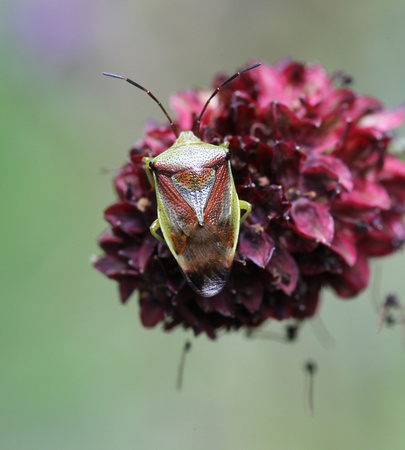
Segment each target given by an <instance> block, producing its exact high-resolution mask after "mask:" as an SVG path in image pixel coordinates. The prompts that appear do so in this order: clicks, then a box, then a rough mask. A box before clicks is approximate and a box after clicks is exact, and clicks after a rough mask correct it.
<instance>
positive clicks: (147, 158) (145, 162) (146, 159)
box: [142, 156, 155, 234]
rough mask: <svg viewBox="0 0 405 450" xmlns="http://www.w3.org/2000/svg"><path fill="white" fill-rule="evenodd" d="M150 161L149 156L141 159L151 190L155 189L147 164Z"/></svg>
mask: <svg viewBox="0 0 405 450" xmlns="http://www.w3.org/2000/svg"><path fill="white" fill-rule="evenodd" d="M152 159H153V158H151V157H149V156H145V157H144V158H142V162H143V163H144V168H145V172H146V176H147V177H148V180H149V183H150V185H151V186H152V189H155V183H154V182H153V177H152V175H151V173H150V172H151V168H150V166H149V163H150V162H151V161H152ZM152 234H153V233H152Z"/></svg>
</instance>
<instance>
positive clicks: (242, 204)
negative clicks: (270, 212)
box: [239, 200, 252, 223]
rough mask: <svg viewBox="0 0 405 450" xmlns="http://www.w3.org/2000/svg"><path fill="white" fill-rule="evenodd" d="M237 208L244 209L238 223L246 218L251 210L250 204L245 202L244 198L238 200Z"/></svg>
mask: <svg viewBox="0 0 405 450" xmlns="http://www.w3.org/2000/svg"><path fill="white" fill-rule="evenodd" d="M239 208H240V209H245V210H246V211H245V213H244V214H243V216H242V217H241V218H240V223H242V222H243V221H244V220H245V219H246V217H247V216H248V215H249V214H250V213H251V212H252V205H251V204H250V203H248V202H245V201H244V200H239Z"/></svg>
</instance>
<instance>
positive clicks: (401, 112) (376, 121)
mask: <svg viewBox="0 0 405 450" xmlns="http://www.w3.org/2000/svg"><path fill="white" fill-rule="evenodd" d="M404 118H405V106H400V107H399V108H396V109H389V110H383V111H378V112H375V113H372V114H367V115H366V116H364V117H362V118H361V119H360V120H359V122H358V126H359V127H362V128H375V129H377V130H378V131H382V132H386V131H389V130H392V129H393V128H397V127H399V126H400V125H401V124H402V122H403V121H404Z"/></svg>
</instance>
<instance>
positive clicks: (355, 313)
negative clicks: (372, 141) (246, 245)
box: [0, 0, 405, 450]
mask: <svg viewBox="0 0 405 450" xmlns="http://www.w3.org/2000/svg"><path fill="white" fill-rule="evenodd" d="M404 23H405V4H404V1H403V0H386V1H384V2H380V1H377V0H358V1H348V0H341V1H339V2H336V1H328V0H306V1H299V0H271V1H268V0H250V1H242V0H236V1H232V0H206V1H197V0H182V1H176V0H173V1H170V2H168V1H165V0H157V1H151V0H135V1H129V0H114V1H105V0H102V1H96V0H59V1H58V0H35V1H34V0H2V2H1V4H0V56H1V61H0V98H1V110H0V115H1V121H0V142H1V147H0V152H1V153H0V154H1V164H0V171H1V175H0V183H1V191H0V195H1V203H0V205H1V222H0V223H1V254H0V258H1V283H0V292H1V315H0V336H1V341H0V345H1V368H0V448H2V449H112V448H114V449H169V450H170V449H176V450H178V449H207V448H213V449H270V448H274V449H311V450H315V449H324V448H328V449H330V450H332V449H342V448H346V449H381V448H386V449H403V448H405V427H404V415H405V383H404V380H405V350H404V348H403V346H402V344H401V329H400V327H396V328H394V329H392V330H387V329H384V330H382V332H381V333H380V334H377V333H376V331H375V324H376V320H377V315H376V311H375V308H374V306H373V297H374V298H377V299H380V298H382V297H383V295H385V294H386V293H388V292H395V293H397V294H398V295H399V296H400V298H402V299H405V288H404V286H403V272H404V262H405V260H404V255H403V253H400V254H399V255H397V256H395V257H391V258H388V259H385V260H383V261H382V263H381V264H378V266H377V265H376V266H374V267H373V270H374V275H375V274H378V277H377V278H376V277H374V282H373V284H372V286H371V287H370V289H369V290H368V291H367V292H365V293H364V294H363V295H361V296H359V297H358V298H356V299H354V300H350V301H343V300H338V299H336V298H335V297H334V296H333V295H332V294H331V293H325V295H324V299H323V303H322V310H321V317H322V321H323V322H324V324H325V325H326V327H327V329H328V331H329V333H331V335H332V336H333V339H334V341H335V345H334V346H333V347H331V346H327V347H328V348H324V347H325V343H328V342H329V341H328V339H327V337H325V336H321V337H320V338H319V339H318V338H317V336H316V335H315V333H314V330H313V328H311V326H307V327H306V328H305V329H304V330H303V332H302V335H301V339H300V340H299V342H298V343H295V344H289V345H287V344H282V343H277V342H274V341H271V340H252V339H247V338H246V337H245V336H243V335H242V334H232V335H226V336H222V337H221V338H220V339H218V340H217V341H216V342H211V341H209V340H208V339H206V338H205V337H199V338H197V339H196V340H194V341H193V349H192V351H191V353H190V354H189V355H188V358H187V363H186V370H185V378H184V385H183V390H182V392H181V393H179V392H177V391H176V388H175V384H176V374H177V366H178V363H179V360H180V353H181V349H182V347H183V345H184V342H185V339H186V338H190V337H191V336H190V334H189V333H186V332H184V331H182V330H178V331H175V332H172V333H170V334H165V333H163V332H162V331H161V330H159V329H154V330H145V329H143V328H142V327H141V325H140V323H139V319H138V306H137V301H136V298H133V299H132V301H130V302H129V303H128V304H127V305H126V306H121V305H120V304H119V301H118V295H117V288H116V285H115V284H114V283H113V282H111V281H109V280H107V279H106V278H104V277H102V276H101V275H100V274H99V273H97V272H96V271H95V270H94V269H92V267H91V265H90V256H91V255H93V254H97V253H98V252H99V251H98V249H97V245H96V240H97V237H98V236H99V235H100V234H101V233H102V231H103V230H104V229H105V228H106V223H105V222H104V221H103V218H102V212H103V209H104V208H105V207H106V206H107V205H109V204H110V203H112V202H113V201H114V198H115V197H114V193H113V190H112V183H111V180H112V173H108V171H107V173H105V172H106V171H105V170H103V169H104V168H112V169H114V168H116V167H119V166H120V165H121V164H122V163H123V162H124V161H125V160H126V158H127V154H128V153H127V152H128V149H129V147H130V145H131V144H132V143H133V142H134V141H137V140H138V139H139V138H140V137H141V136H142V130H143V126H144V123H145V121H146V119H148V118H156V119H157V120H158V121H162V122H164V117H163V115H162V114H161V112H160V111H159V110H158V108H157V107H156V105H155V104H154V103H153V102H152V101H151V100H150V99H149V98H148V97H147V96H146V95H144V94H142V93H141V92H139V91H137V90H135V89H134V88H130V87H129V86H128V85H126V84H125V83H122V82H119V81H114V80H111V79H107V78H104V77H102V76H101V75H100V72H102V71H111V72H116V73H122V74H124V75H127V76H130V77H132V78H134V79H135V80H137V81H138V82H140V83H141V84H144V85H146V86H147V87H148V88H149V89H151V90H152V91H153V92H154V93H155V95H156V96H158V98H159V99H161V100H162V102H163V103H164V104H166V105H167V104H168V98H169V96H170V94H171V93H172V92H174V91H177V90H184V89H188V88H191V87H196V86H199V87H206V86H208V85H210V83H211V81H212V79H213V76H214V74H215V73H217V72H218V71H223V72H226V73H229V74H231V73H233V72H234V71H235V70H236V69H237V68H239V67H241V66H243V65H244V64H245V63H246V62H248V61H250V60H251V59H260V60H264V61H266V62H275V61H277V60H278V59H280V58H282V57H285V56H290V57H292V58H294V59H298V60H301V61H307V62H320V63H322V64H323V65H324V66H325V67H326V68H327V70H328V71H329V72H330V73H332V72H334V71H337V70H344V71H345V72H346V73H348V74H351V75H353V76H354V79H355V84H354V87H355V89H356V90H357V91H359V92H361V93H363V94H370V95H373V96H376V97H378V98H380V99H381V100H382V101H383V102H384V103H385V104H386V105H387V106H388V107H394V106H397V105H399V104H401V103H403V102H404V101H405V88H404V85H405V83H404V82H405V53H404V48H405V28H404ZM400 131H401V132H402V134H403V135H405V133H404V129H403V128H402V130H400ZM318 326H319V324H318ZM271 329H273V328H271ZM275 329H276V330H277V327H275ZM307 358H312V359H314V360H316V362H317V364H318V372H317V373H316V377H315V380H314V381H315V414H314V415H311V414H310V413H308V411H307V410H306V409H305V406H304V398H305V395H306V394H305V391H304V386H305V373H304V371H303V364H304V362H305V361H306V360H307Z"/></svg>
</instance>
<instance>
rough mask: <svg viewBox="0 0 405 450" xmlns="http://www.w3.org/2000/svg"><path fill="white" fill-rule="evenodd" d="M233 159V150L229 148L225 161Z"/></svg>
mask: <svg viewBox="0 0 405 450" xmlns="http://www.w3.org/2000/svg"><path fill="white" fill-rule="evenodd" d="M230 159H231V152H230V151H229V150H228V151H227V152H226V156H225V161H229V160H230Z"/></svg>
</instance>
